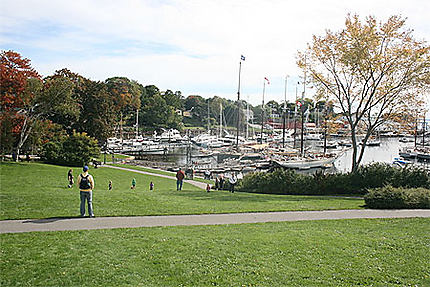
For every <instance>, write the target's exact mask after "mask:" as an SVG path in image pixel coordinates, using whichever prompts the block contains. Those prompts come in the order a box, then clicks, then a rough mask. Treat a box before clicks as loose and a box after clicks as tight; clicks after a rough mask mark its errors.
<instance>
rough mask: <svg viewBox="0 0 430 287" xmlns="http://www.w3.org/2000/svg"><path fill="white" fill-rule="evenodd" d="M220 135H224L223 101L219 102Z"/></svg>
mask: <svg viewBox="0 0 430 287" xmlns="http://www.w3.org/2000/svg"><path fill="white" fill-rule="evenodd" d="M219 137H220V138H221V137H222V103H221V102H220V103H219Z"/></svg>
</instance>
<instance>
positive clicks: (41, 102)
mask: <svg viewBox="0 0 430 287" xmlns="http://www.w3.org/2000/svg"><path fill="white" fill-rule="evenodd" d="M0 81H1V82H0V84H1V91H0V93H1V95H0V97H1V99H0V101H1V111H0V120H1V135H0V136H1V152H2V154H6V153H12V152H16V153H18V154H19V153H20V151H21V150H22V149H24V150H26V151H29V150H32V151H33V152H34V150H38V149H39V148H40V147H41V146H42V145H43V144H44V143H47V142H49V141H50V140H52V139H55V138H59V137H64V136H65V135H73V133H84V134H86V135H87V136H90V137H92V138H95V139H97V140H98V143H99V145H100V146H102V145H103V144H104V143H105V142H106V139H107V138H108V137H111V136H113V135H114V131H118V130H119V127H120V125H122V126H123V127H128V129H129V130H131V129H133V130H134V128H135V123H136V115H137V112H136V111H137V110H139V113H138V116H139V119H138V122H139V129H140V132H144V133H145V132H146V133H151V132H153V131H154V130H160V129H162V128H166V129H168V128H176V129H179V130H182V129H183V128H184V127H187V126H199V127H204V128H207V126H208V125H210V126H211V127H215V126H219V125H220V124H222V125H223V126H230V127H236V125H237V119H238V117H237V114H238V106H237V103H236V102H235V101H231V100H226V99H223V98H220V97H217V96H214V97H213V98H210V99H205V98H203V97H201V96H198V95H189V96H187V97H186V98H185V97H184V96H183V95H182V93H181V92H180V91H175V92H173V91H172V90H169V89H168V90H166V91H160V89H159V88H158V87H156V86H154V85H147V86H144V85H142V84H141V83H139V82H137V81H134V80H130V79H128V78H126V77H113V78H109V79H106V80H105V81H93V80H90V79H87V78H85V77H83V76H81V75H79V74H77V73H74V72H72V71H70V70H68V69H62V70H58V71H56V72H55V73H54V74H53V75H49V76H47V77H42V76H41V75H40V74H39V73H38V72H37V71H36V70H35V69H34V68H32V67H31V63H30V60H29V59H26V58H23V57H22V56H21V55H20V54H19V53H16V52H14V51H2V52H1V79H0ZM318 104H320V103H318ZM239 105H240V108H239V110H240V123H241V126H240V128H241V130H244V128H245V120H244V119H245V118H246V115H245V112H246V111H247V109H246V107H247V105H248V107H249V110H250V111H251V114H252V115H253V116H254V122H255V123H259V122H260V121H261V114H262V107H261V105H258V106H255V107H253V106H252V105H249V104H248V103H246V102H245V101H241V102H240V104H239ZM304 106H305V107H308V108H309V109H310V108H313V109H315V108H317V106H318V105H315V106H314V104H313V102H312V100H310V99H306V100H305V101H304ZM264 108H265V111H264V113H265V115H266V116H268V115H270V114H273V113H276V114H278V115H280V114H282V113H283V108H284V106H283V105H280V104H278V103H277V102H276V101H270V102H268V103H267V105H265V107H264ZM318 108H319V107H318ZM287 109H288V110H289V111H294V109H295V103H288V104H287ZM221 112H222V117H221V116H220V113H221ZM221 119H222V123H220V120H221ZM311 120H312V116H311Z"/></svg>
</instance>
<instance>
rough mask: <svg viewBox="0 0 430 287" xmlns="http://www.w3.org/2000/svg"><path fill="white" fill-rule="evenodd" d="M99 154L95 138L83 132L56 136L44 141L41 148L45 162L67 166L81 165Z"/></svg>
mask: <svg viewBox="0 0 430 287" xmlns="http://www.w3.org/2000/svg"><path fill="white" fill-rule="evenodd" d="M99 155H100V149H99V147H98V145H97V140H95V139H93V138H91V137H89V136H87V135H86V134H85V133H73V135H71V136H66V137H61V138H58V139H56V140H54V141H51V142H48V143H46V144H45V145H44V146H43V150H42V158H43V159H44V160H45V161H46V162H47V163H53V164H60V165H67V166H83V165H85V164H88V163H89V162H90V161H91V159H92V158H97V157H98V156H99Z"/></svg>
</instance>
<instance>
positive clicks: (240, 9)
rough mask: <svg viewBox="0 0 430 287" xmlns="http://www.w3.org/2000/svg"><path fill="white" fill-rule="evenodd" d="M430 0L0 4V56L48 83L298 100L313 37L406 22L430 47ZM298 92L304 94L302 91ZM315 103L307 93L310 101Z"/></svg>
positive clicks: (20, 0) (6, 0)
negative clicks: (129, 84) (300, 59)
mask: <svg viewBox="0 0 430 287" xmlns="http://www.w3.org/2000/svg"><path fill="white" fill-rule="evenodd" d="M429 11H430V1H426V0H422V1H419V0H409V1H398V0H389V1H385V0H384V1H378V0H360V1H355V0H350V1H345V0H340V1H338V0H330V1H322V0H320V1H318V0H317V1H306V0H302V1H287V0H285V1H275V0H273V1H271V0H265V1H263V0H259V1H252V0H245V1H235V0H226V1H207V0H195V1H181V0H178V1H169V0H165V1H164V0H163V1H156V0H147V1H143V0H127V1H126V0H122V1H115V0H112V1H107V0H103V1H96V0H94V1H90V0H74V1H65V0H64V1H63V0H57V1H49V0H48V1H43V0H38V1H31V0H0V49H1V50H14V51H17V52H19V53H20V54H21V55H22V56H24V57H26V58H29V59H31V61H32V65H33V67H35V68H36V70H37V71H39V72H40V73H41V74H42V75H44V76H47V75H50V74H52V73H53V72H54V71H55V70H58V69H61V68H68V69H70V70H72V71H73V72H77V73H79V74H81V75H82V76H84V77H87V78H90V79H92V80H105V79H106V78H109V77H114V76H125V77H128V78H130V79H133V80H136V81H138V82H139V83H141V84H143V85H149V84H154V85H156V86H158V87H159V88H160V89H161V90H166V89H170V90H173V91H178V90H179V91H181V92H182V93H183V95H184V96H188V95H191V94H198V95H201V96H203V97H212V96H215V95H217V96H221V97H224V98H228V99H236V97H237V95H236V93H237V84H238V71H239V60H240V55H244V56H245V57H246V60H245V61H244V62H243V64H242V79H241V86H242V88H241V97H242V98H243V99H245V100H249V101H250V102H251V103H252V104H254V105H255V104H259V103H260V102H261V95H262V90H263V79H264V77H267V78H268V79H269V80H270V85H269V86H267V87H266V94H265V101H266V102H267V101H269V100H276V101H281V100H283V98H284V83H285V77H286V75H289V78H288V89H287V90H288V92H287V98H288V100H289V101H292V100H293V99H294V97H295V90H296V84H297V81H298V79H299V78H298V77H299V75H300V71H299V70H298V68H297V67H296V63H295V62H296V61H295V59H296V54H297V51H298V50H303V49H304V48H305V47H306V43H308V42H310V41H311V39H312V35H322V34H323V33H324V31H325V30H326V29H331V30H335V31H336V30H340V29H342V28H343V27H344V22H345V17H346V15H347V14H348V13H353V14H354V13H357V14H359V15H360V16H363V17H364V16H368V15H373V16H375V17H377V18H378V20H382V21H385V20H386V19H387V18H388V17H389V16H390V15H401V16H403V17H407V18H408V20H407V27H409V28H412V29H414V35H415V36H416V37H417V38H419V39H425V40H426V41H429V40H430V21H429V17H428V15H429ZM298 90H299V93H300V92H301V90H302V87H299V89H298ZM308 96H311V95H308Z"/></svg>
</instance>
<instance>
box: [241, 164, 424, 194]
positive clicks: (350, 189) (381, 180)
mask: <svg viewBox="0 0 430 287" xmlns="http://www.w3.org/2000/svg"><path fill="white" fill-rule="evenodd" d="M387 185H391V186H394V187H415V188H416V187H423V188H430V173H429V172H428V171H425V170H423V169H419V168H414V167H410V168H404V169H399V168H395V167H392V166H390V165H388V164H382V163H375V164H370V165H366V166H363V167H360V168H359V169H358V170H357V171H356V172H354V173H336V174H325V173H324V172H322V171H321V172H316V173H315V174H314V175H303V174H298V173H296V172H295V171H294V170H283V169H277V170H275V171H273V172H267V173H263V172H256V173H252V174H249V175H246V176H245V177H244V179H243V182H242V183H241V184H240V186H238V190H241V191H247V192H256V193H274V194H315V195H329V194H359V195H364V194H366V193H367V191H368V189H371V188H380V187H384V186H387Z"/></svg>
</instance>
